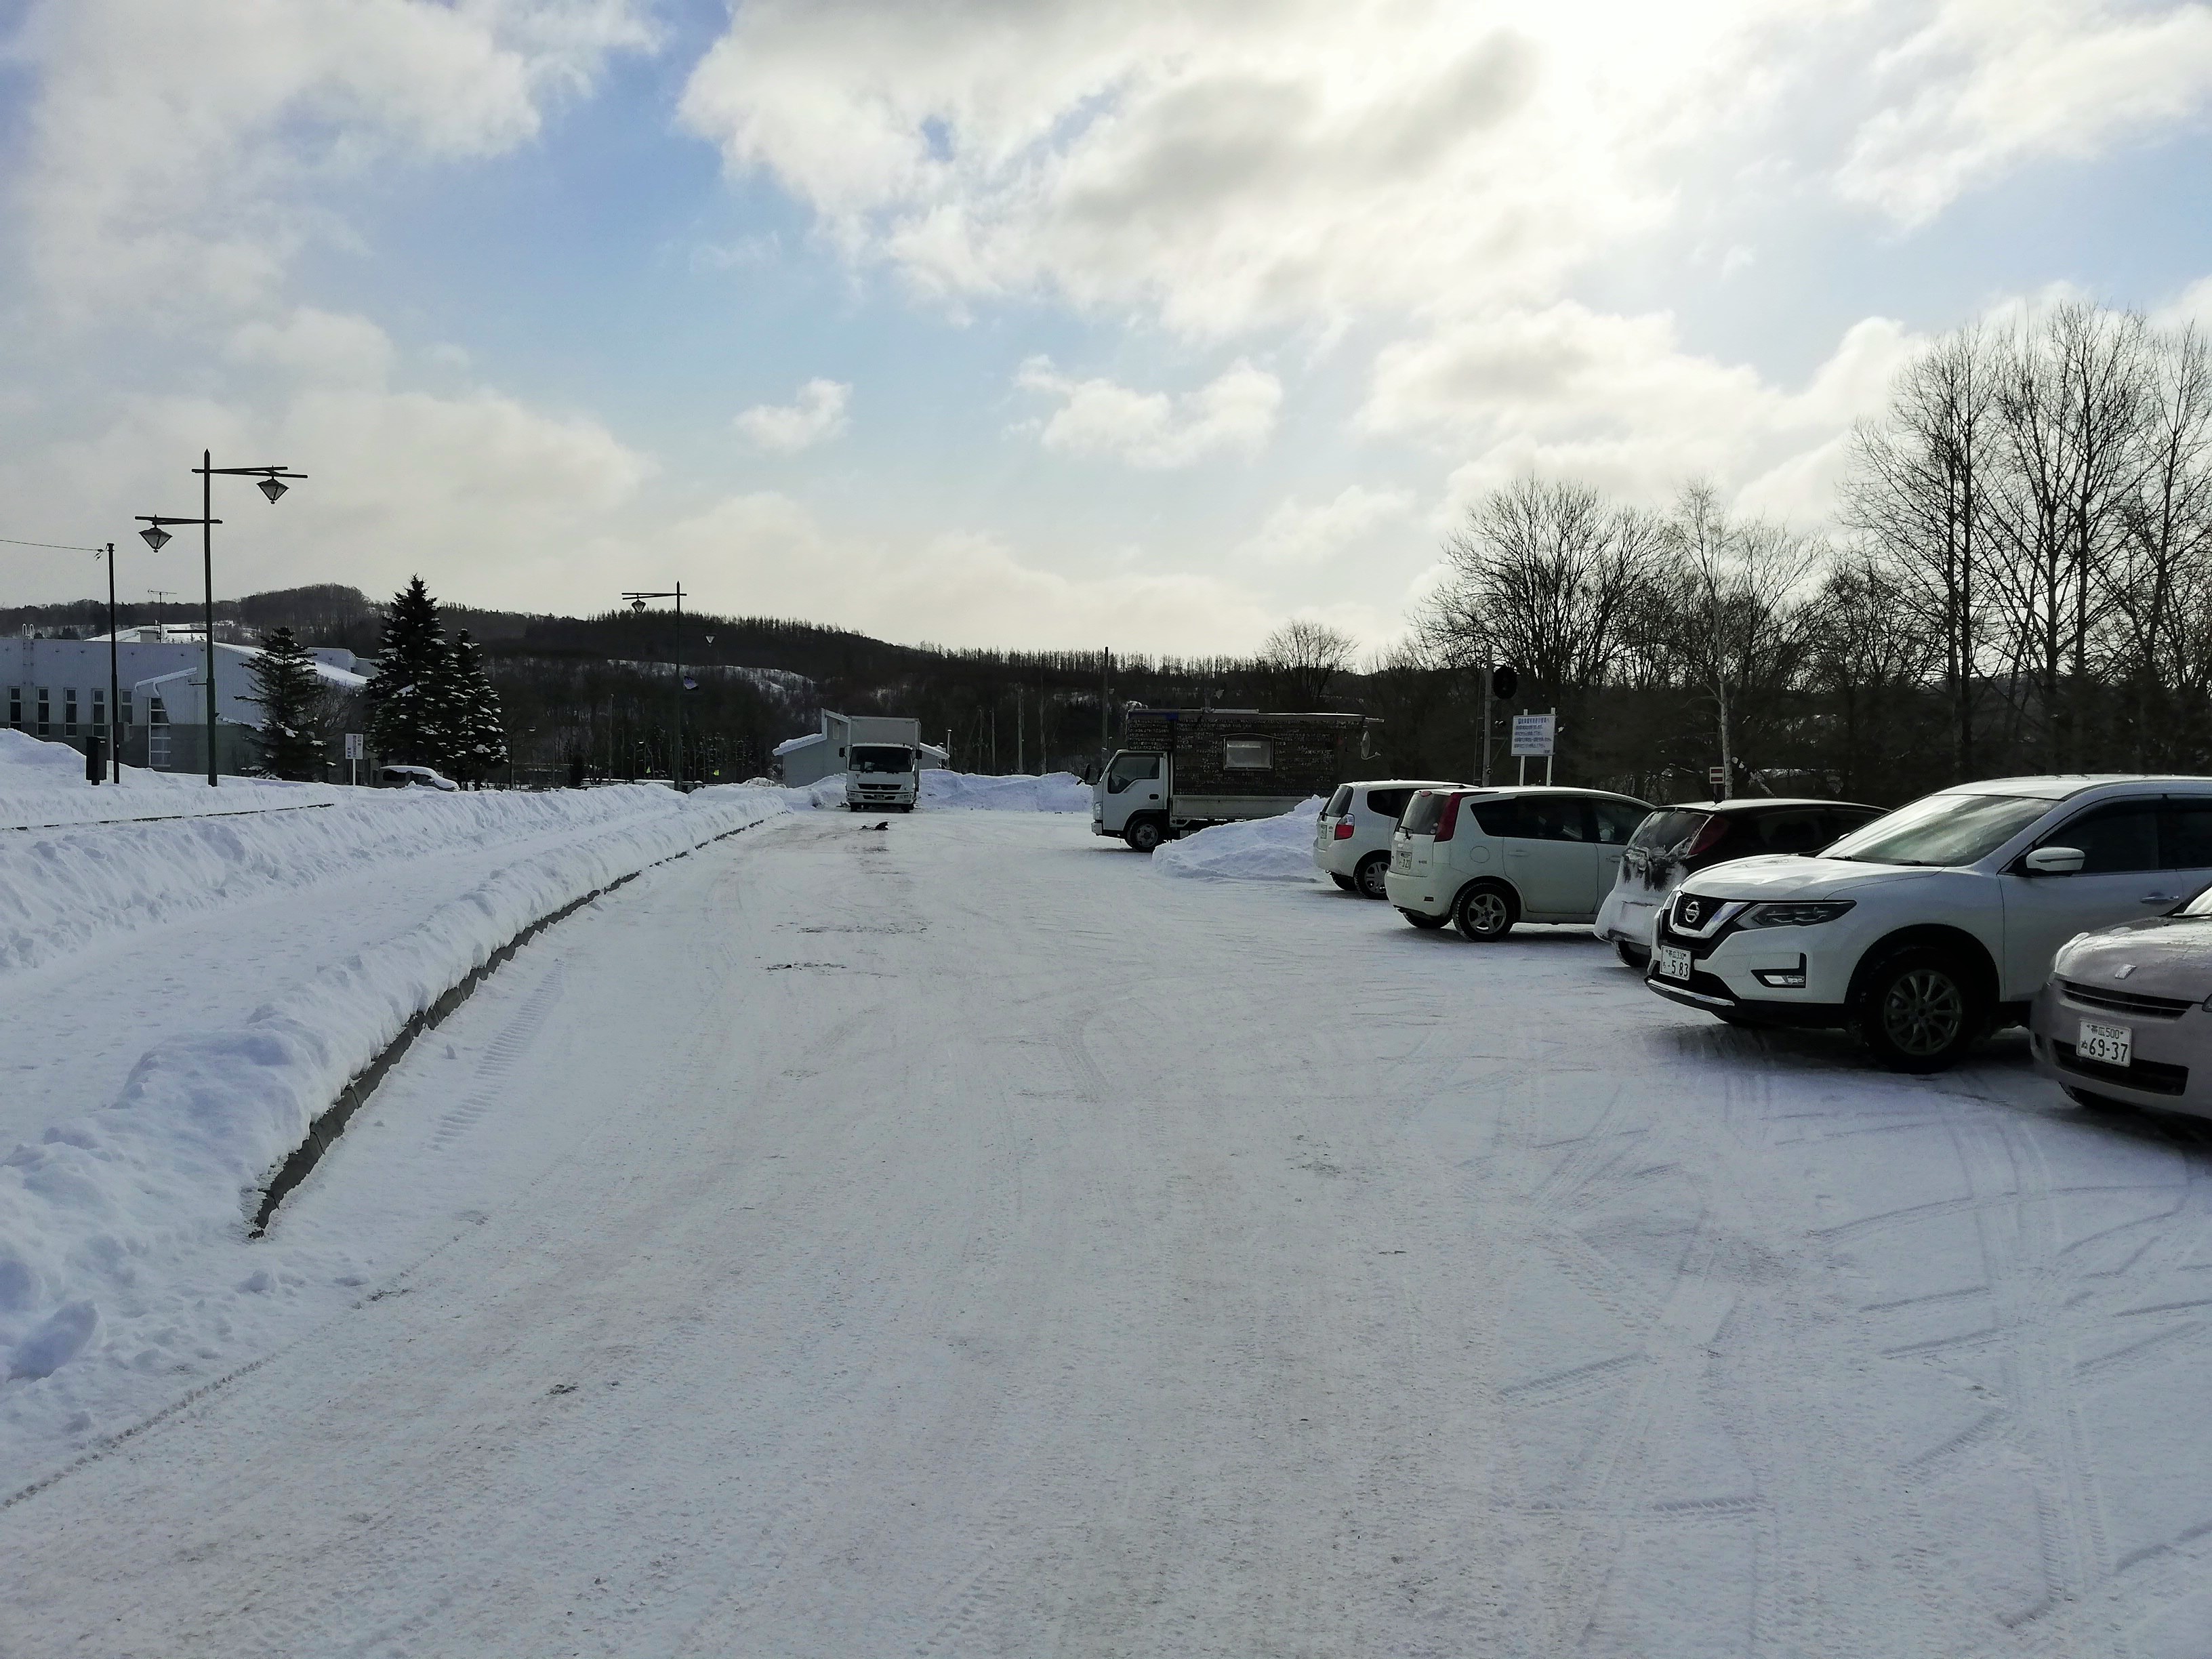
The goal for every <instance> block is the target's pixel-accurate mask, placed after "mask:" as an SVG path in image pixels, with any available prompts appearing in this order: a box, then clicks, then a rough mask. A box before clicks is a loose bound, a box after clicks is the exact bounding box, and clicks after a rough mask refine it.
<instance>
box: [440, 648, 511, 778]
mask: <svg viewBox="0 0 2212 1659" xmlns="http://www.w3.org/2000/svg"><path fill="white" fill-rule="evenodd" d="M441 689H442V690H443V696H441V698H440V702H441V714H442V715H443V717H444V718H443V720H442V721H441V724H442V725H443V726H444V727H445V728H446V730H445V736H446V740H447V745H448V746H447V750H446V754H447V759H448V761H449V762H450V763H451V764H452V767H453V773H452V775H453V777H455V778H457V779H459V780H460V781H463V782H466V783H477V782H481V781H483V778H484V777H485V776H486V775H489V773H490V772H491V770H492V769H494V768H495V767H499V766H503V765H505V764H506V763H507V727H506V724H505V722H504V721H503V720H501V717H500V708H499V693H498V692H497V691H495V690H493V689H492V684H491V676H490V675H489V673H487V672H486V671H485V670H484V659H483V652H482V651H481V650H479V649H478V648H477V642H476V641H474V640H472V639H471V638H470V637H469V632H468V629H462V630H461V631H460V633H459V635H457V636H456V637H455V639H454V641H453V660H452V664H451V666H450V668H449V670H448V672H447V676H446V677H445V684H444V686H443V688H441Z"/></svg>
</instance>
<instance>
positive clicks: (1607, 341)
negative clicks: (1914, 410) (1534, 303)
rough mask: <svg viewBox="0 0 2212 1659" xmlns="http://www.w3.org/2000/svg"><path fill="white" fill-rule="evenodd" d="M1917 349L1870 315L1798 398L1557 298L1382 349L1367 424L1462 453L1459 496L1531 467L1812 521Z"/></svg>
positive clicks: (1448, 324)
mask: <svg viewBox="0 0 2212 1659" xmlns="http://www.w3.org/2000/svg"><path fill="white" fill-rule="evenodd" d="M1916 345H1917V341H1915V340H1914V339H1913V338H1912V337H1911V336H1910V335H1908V334H1907V333H1906V332H1905V330H1904V329H1903V328H1901V327H1900V326H1899V325H1897V324H1895V323H1893V322H1891V321H1889V320H1887V319H1881V318H1869V319H1866V320H1865V321H1863V322H1861V323H1858V324H1857V325H1854V326H1853V327H1852V328H1851V329H1850V330H1849V331H1847V332H1846V333H1845V334H1844V337H1843V338H1842V339H1841V340H1840V341H1839V342H1838V344H1837V347H1836V349H1835V351H1834V353H1833V354H1832V356H1831V357H1830V358H1829V360H1828V361H1827V362H1826V363H1825V364H1823V365H1822V366H1821V368H1820V369H1819V370H1818V371H1817V372H1816V373H1815V374H1814V375H1813V377H1812V378H1811V379H1810V380H1808V382H1807V383H1806V385H1805V386H1803V387H1802V388H1800V389H1798V390H1796V391H1791V390H1789V389H1787V388H1784V387H1782V386H1776V385H1774V384H1772V383H1771V382H1770V381H1768V380H1765V379H1763V378H1762V377H1760V376H1759V374H1757V373H1756V372H1754V371H1753V370H1752V369H1750V368H1746V367H1743V366H1741V365H1738V364H1728V363H1723V362H1717V361H1716V360H1715V359H1713V358H1711V357H1705V356H1699V355H1697V354H1695V353H1692V352H1689V351H1686V350H1685V349H1683V348H1682V346H1681V343H1680V338H1679V337H1678V335H1677V332H1676V330H1675V326H1674V320H1673V319H1672V318H1670V317H1668V316H1665V315H1663V314H1662V315H1648V316H1642V317H1616V316H1608V315H1606V314H1603V313H1598V312H1594V311H1591V310H1589V309H1588V308H1587V307H1583V306H1580V305H1577V304H1575V303H1573V302H1572V301H1562V302H1561V303H1559V304H1557V305H1553V306H1549V307H1544V308H1543V309H1541V310H1534V311H1524V310H1511V311H1497V312H1490V313H1479V314H1474V315H1468V316H1462V317H1455V318H1452V319H1444V320H1441V321H1440V322H1439V323H1438V324H1437V326H1436V327H1435V328H1434V329H1433V330H1432V331H1431V332H1430V333H1428V334H1427V335H1425V336H1423V337H1418V338H1412V339H1407V340H1403V341H1401V342H1398V343H1395V344H1393V345H1391V346H1389V347H1387V348H1385V349H1383V351H1382V352H1381V353H1380V354H1379V355H1378V356H1377V357H1376V363H1375V370H1374V374H1373V378H1372V380H1371V382H1370V389H1369V394H1368V398H1367V401H1366V404H1365V405H1364V407H1363V408H1362V410H1360V413H1359V416H1358V424H1359V426H1360V428H1362V429H1364V430H1365V431H1367V432H1369V433H1371V434H1376V435H1389V436H1395V437H1402V438H1407V439H1411V440H1413V441H1418V442H1423V443H1426V444H1428V445H1430V446H1431V447H1435V448H1437V450H1439V451H1440V452H1441V453H1446V454H1452V453H1456V454H1460V455H1462V456H1467V457H1468V459H1465V460H1463V461H1462V464H1461V465H1459V467H1458V468H1457V469H1456V470H1455V472H1454V474H1453V483H1452V497H1453V499H1454V500H1455V501H1457V500H1463V499H1465V498H1466V497H1467V496H1468V495H1472V494H1474V493H1475V492H1477V491H1479V490H1480V489H1488V488H1490V487H1492V485H1494V484H1496V483H1501V482H1503V481H1504V480H1505V479H1506V478H1509V477H1512V476H1514V475H1515V474H1516V473H1519V472H1522V471H1528V470H1531V469H1534V470H1535V471H1541V472H1544V473H1547V474H1556V475H1568V476H1573V477H1581V478H1585V479H1588V480H1589V481H1590V482H1592V483H1598V484H1601V485H1602V486H1604V487H1606V488H1608V489H1614V490H1617V491H1620V493H1622V494H1624V495H1628V496H1630V497H1632V498H1634V499H1639V500H1644V501H1663V500H1665V499H1667V498H1668V496H1670V495H1673V493H1674V490H1675V489H1677V488H1678V487H1679V486H1680V483H1681V482H1682V480H1683V479H1685V478H1687V477H1696V476H1704V477H1712V478H1715V479H1717V480H1718V481H1720V482H1721V483H1723V484H1724V485H1728V486H1731V487H1733V488H1735V489H1739V490H1741V492H1742V493H1743V496H1744V499H1745V500H1746V501H1747V503H1748V504H1756V505H1758V506H1759V507H1762V508H1763V509H1765V510H1768V511H1772V512H1777V513H1785V514H1788V515H1790V516H1793V517H1797V518H1801V519H1802V518H1815V519H1817V518H1820V517H1822V516H1824V515H1825V514H1826V513H1827V511H1828V510H1829V507H1830V505H1831V501H1830V496H1829V493H1828V491H1829V486H1830V484H1831V483H1832V477H1833V463H1834V462H1835V460H1836V459H1838V456H1839V450H1838V444H1839V441H1840V440H1841V439H1842V437H1843V436H1844V434H1845V433H1846V432H1847V431H1848V430H1849V428H1850V423H1851V422H1852V421H1853V420H1854V419H1856V418H1857V417H1859V416H1863V415H1867V414H1870V413H1872V412H1874V411H1875V410H1876V409H1877V408H1879V406H1880V404H1881V401H1882V398H1884V396H1885V395H1886V393H1887V389H1888V386H1889V382H1890V379H1891V377H1892V376H1893V374H1894V373H1895V372H1896V370H1897V368H1899V366H1901V364H1902V363H1903V362H1904V361H1905V357H1906V356H1907V355H1909V353H1910V352H1911V350H1912V349H1915V347H1916ZM1470 452H1472V453H1471V454H1470Z"/></svg>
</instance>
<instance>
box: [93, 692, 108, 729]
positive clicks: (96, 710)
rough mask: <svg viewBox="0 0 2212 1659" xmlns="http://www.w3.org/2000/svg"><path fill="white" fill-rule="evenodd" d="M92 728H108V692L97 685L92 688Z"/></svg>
mask: <svg viewBox="0 0 2212 1659" xmlns="http://www.w3.org/2000/svg"><path fill="white" fill-rule="evenodd" d="M92 729H93V730H94V731H95V732H106V730H107V693H106V692H105V691H104V690H101V689H100V687H98V686H96V685H95V686H94V687H93V689H92Z"/></svg>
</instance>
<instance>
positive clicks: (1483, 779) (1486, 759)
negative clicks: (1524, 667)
mask: <svg viewBox="0 0 2212 1659" xmlns="http://www.w3.org/2000/svg"><path fill="white" fill-rule="evenodd" d="M1497 676H1498V665H1497V664H1496V663H1486V664H1484V665H1483V669H1482V765H1481V767H1480V769H1479V770H1480V776H1478V777H1477V779H1476V780H1475V781H1477V782H1478V783H1480V784H1481V786H1482V787H1484V788H1485V789H1487V788H1489V787H1490V696H1491V692H1492V689H1493V686H1492V682H1493V681H1494V680H1495V679H1496V678H1497Z"/></svg>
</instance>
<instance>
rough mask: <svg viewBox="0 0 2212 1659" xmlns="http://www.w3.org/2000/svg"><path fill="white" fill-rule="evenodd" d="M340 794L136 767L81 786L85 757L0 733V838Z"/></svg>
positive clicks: (313, 786) (310, 786)
mask: <svg viewBox="0 0 2212 1659" xmlns="http://www.w3.org/2000/svg"><path fill="white" fill-rule="evenodd" d="M341 793H343V792H342V791H340V790H337V789H334V788H331V787H329V786H327V785H325V784H319V783H278V782H276V781H274V780H271V779H264V778H225V779H224V780H223V781H222V786H221V787H218V788H215V789H210V788H209V787H207V784H206V781H204V780H203V779H200V778H197V777H185V776H183V775H179V774H177V773H173V772H142V771H140V770H139V769H137V767H135V766H126V767H125V768H124V769H123V781H122V782H121V783H120V784H115V783H97V784H94V783H88V782H86V781H85V777H84V757H83V756H82V755H80V754H79V753H77V751H76V750H74V749H72V748H70V746H69V745H68V744H65V743H45V742H41V741H40V739H39V738H34V737H33V736H32V735H31V734H30V733H29V732H17V731H14V730H9V729H0V829H23V828H25V827H27V826H29V825H33V824H67V823H112V822H115V821H118V820H120V819H125V818H149V817H183V816H185V815H188V814H189V815H193V816H201V817H204V816H207V815H209V814H212V813H222V814H225V815H228V814H232V813H237V812H252V811H261V810H263V809H264V808H267V807H271V806H297V805H303V804H306V803H307V802H311V801H330V800H334V799H337V797H338V795H339V794H341Z"/></svg>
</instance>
